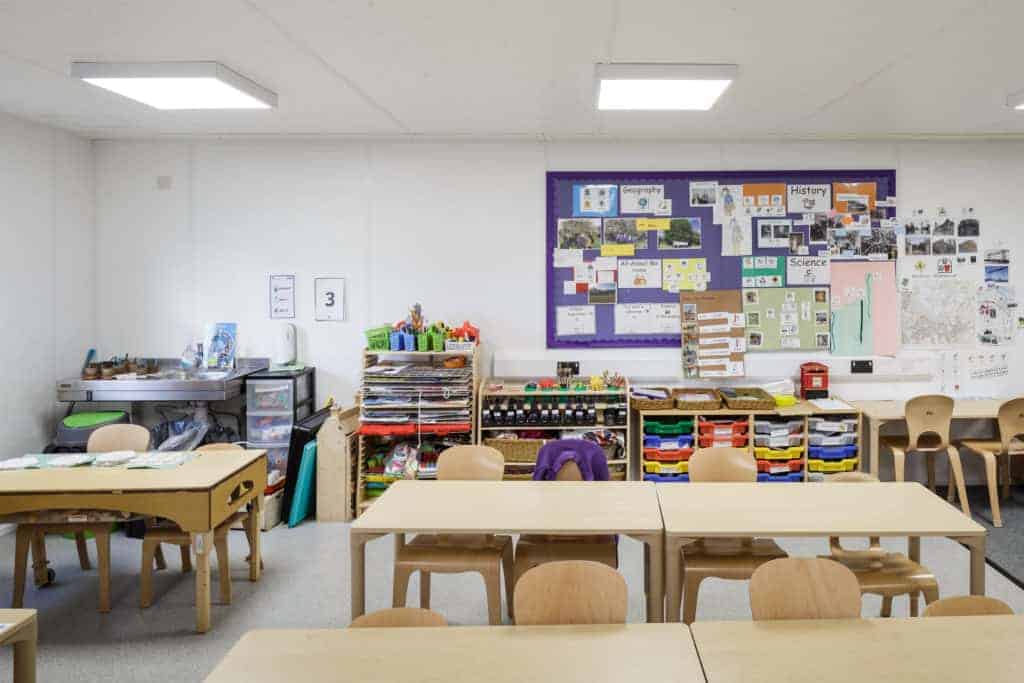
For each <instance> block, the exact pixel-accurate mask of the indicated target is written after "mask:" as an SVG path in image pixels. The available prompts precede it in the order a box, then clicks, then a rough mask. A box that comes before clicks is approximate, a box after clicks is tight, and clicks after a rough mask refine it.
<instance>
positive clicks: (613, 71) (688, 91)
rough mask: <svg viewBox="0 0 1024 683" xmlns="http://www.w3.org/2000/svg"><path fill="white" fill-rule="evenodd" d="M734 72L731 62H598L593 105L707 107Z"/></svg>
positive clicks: (615, 107)
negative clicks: (595, 103)
mask: <svg viewBox="0 0 1024 683" xmlns="http://www.w3.org/2000/svg"><path fill="white" fill-rule="evenodd" d="M737 73H738V69H737V68H736V66H735V65H733V64H598V65H597V70H596V80H597V108H598V109H600V110H604V111H615V110H619V111H628V110H634V111H707V110H708V109H711V107H712V106H714V104H715V102H716V101H717V100H718V98H719V97H720V96H721V95H722V93H723V92H725V90H726V88H728V87H729V85H730V84H731V83H732V82H733V81H734V80H735V79H736V75H737Z"/></svg>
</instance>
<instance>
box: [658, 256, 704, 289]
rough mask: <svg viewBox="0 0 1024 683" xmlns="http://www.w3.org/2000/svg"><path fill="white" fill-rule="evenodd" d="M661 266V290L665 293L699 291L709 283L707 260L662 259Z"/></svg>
mask: <svg viewBox="0 0 1024 683" xmlns="http://www.w3.org/2000/svg"><path fill="white" fill-rule="evenodd" d="M661 265H662V269H661V288H662V289H663V290H665V291H666V292H672V293H673V294H675V293H678V292H681V291H684V290H695V291H701V290H705V289H707V288H708V283H709V282H711V273H709V272H708V265H707V259H702V258H689V259H686V258H682V259H680V258H667V259H662V261H661Z"/></svg>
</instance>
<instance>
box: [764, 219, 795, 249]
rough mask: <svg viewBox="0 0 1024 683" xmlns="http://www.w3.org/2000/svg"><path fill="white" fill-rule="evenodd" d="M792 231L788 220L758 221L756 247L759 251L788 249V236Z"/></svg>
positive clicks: (791, 222) (790, 221)
mask: <svg viewBox="0 0 1024 683" xmlns="http://www.w3.org/2000/svg"><path fill="white" fill-rule="evenodd" d="M792 231H793V221H792V220H790V219H788V218H784V219H778V220H765V219H762V220H759V221H758V222H757V246H758V248H759V249H789V235H790V233H791V232H792Z"/></svg>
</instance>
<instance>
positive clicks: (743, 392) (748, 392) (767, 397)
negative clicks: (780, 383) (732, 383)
mask: <svg viewBox="0 0 1024 683" xmlns="http://www.w3.org/2000/svg"><path fill="white" fill-rule="evenodd" d="M733 391H734V392H736V395H735V396H729V395H727V394H723V395H722V398H724V399H725V405H726V406H728V407H729V409H730V410H775V399H774V398H772V395H771V394H769V393H768V392H767V391H765V390H764V389H758V388H757V387H735V388H734V389H733Z"/></svg>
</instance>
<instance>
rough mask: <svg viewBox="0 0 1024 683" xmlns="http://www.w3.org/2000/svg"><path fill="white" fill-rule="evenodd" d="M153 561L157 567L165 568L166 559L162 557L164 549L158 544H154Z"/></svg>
mask: <svg viewBox="0 0 1024 683" xmlns="http://www.w3.org/2000/svg"><path fill="white" fill-rule="evenodd" d="M153 562H154V563H155V565H156V568H157V569H167V560H165V559H164V549H163V548H161V547H160V545H159V544H157V546H156V552H155V553H154V554H153Z"/></svg>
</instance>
